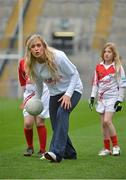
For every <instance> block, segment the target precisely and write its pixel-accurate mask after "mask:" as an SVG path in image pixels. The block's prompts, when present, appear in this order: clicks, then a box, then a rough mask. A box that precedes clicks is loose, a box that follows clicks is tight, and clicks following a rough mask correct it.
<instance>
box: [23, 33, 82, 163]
mask: <svg viewBox="0 0 126 180" xmlns="http://www.w3.org/2000/svg"><path fill="white" fill-rule="evenodd" d="M25 58H26V61H25V62H26V70H27V73H28V74H29V75H30V76H31V77H32V78H33V79H34V81H35V83H36V87H37V89H36V96H37V97H39V98H40V97H41V93H42V91H43V90H42V86H41V84H42V83H43V82H45V83H46V84H47V86H48V89H49V92H50V102H49V112H50V119H51V125H52V129H53V136H52V140H51V144H50V149H49V152H46V153H45V158H46V159H48V160H50V161H51V162H60V161H62V159H63V158H64V159H76V158H77V153H76V150H75V148H74V147H73V145H72V142H71V140H70V138H69V136H68V129H69V116H70V113H71V111H72V110H73V109H74V108H75V106H76V105H77V104H78V102H79V100H80V98H81V94H82V89H83V86H82V82H81V80H80V77H79V74H78V71H77V69H76V67H75V66H74V65H73V64H72V63H71V62H70V60H69V59H68V58H67V56H66V55H65V53H64V52H62V51H59V50H56V49H53V48H51V47H49V46H48V45H47V43H46V42H45V41H44V40H43V39H42V37H41V36H40V35H36V34H35V35H33V36H32V37H31V38H30V39H29V40H28V42H27V45H26V55H25Z"/></svg>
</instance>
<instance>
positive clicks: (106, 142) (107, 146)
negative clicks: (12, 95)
mask: <svg viewBox="0 0 126 180" xmlns="http://www.w3.org/2000/svg"><path fill="white" fill-rule="evenodd" d="M104 148H105V149H108V150H110V139H104Z"/></svg>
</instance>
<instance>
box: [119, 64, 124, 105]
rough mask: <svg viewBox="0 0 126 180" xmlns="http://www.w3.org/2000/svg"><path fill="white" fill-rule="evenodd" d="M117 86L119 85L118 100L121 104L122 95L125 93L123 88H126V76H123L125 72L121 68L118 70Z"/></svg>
mask: <svg viewBox="0 0 126 180" xmlns="http://www.w3.org/2000/svg"><path fill="white" fill-rule="evenodd" d="M118 84H119V96H118V100H119V101H121V102H122V101H123V99H124V93H125V88H126V76H125V71H124V69H123V67H122V66H121V67H120V70H119V75H118Z"/></svg>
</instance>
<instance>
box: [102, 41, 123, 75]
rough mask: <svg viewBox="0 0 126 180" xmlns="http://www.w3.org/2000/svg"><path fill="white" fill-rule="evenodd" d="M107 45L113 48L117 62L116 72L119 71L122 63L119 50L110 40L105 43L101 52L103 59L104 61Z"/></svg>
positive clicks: (114, 59)
mask: <svg viewBox="0 0 126 180" xmlns="http://www.w3.org/2000/svg"><path fill="white" fill-rule="evenodd" d="M107 47H109V48H110V49H111V51H112V52H113V62H115V69H116V73H119V70H120V67H121V65H122V63H121V60H120V55H119V52H118V50H117V48H116V46H115V44H114V43H112V42H108V43H106V44H105V46H104V47H103V49H102V52H101V61H104V51H105V49H106V48H107Z"/></svg>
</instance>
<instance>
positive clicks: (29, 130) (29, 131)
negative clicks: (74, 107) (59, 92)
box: [18, 58, 49, 159]
mask: <svg viewBox="0 0 126 180" xmlns="http://www.w3.org/2000/svg"><path fill="white" fill-rule="evenodd" d="M24 62H25V59H24V58H22V59H21V60H20V61H19V66H18V77H19V83H20V85H21V87H22V90H23V97H24V102H23V116H24V135H25V139H26V143H27V149H26V151H25V152H24V156H31V155H32V154H33V153H34V147H33V125H34V123H35V125H36V128H37V133H38V137H39V146H40V150H39V151H38V155H39V156H42V157H41V158H42V159H43V154H44V153H45V151H46V141H47V130H46V126H45V123H44V121H45V118H49V90H48V88H47V86H46V85H45V84H44V91H43V94H42V97H41V100H42V103H43V106H44V110H43V111H42V113H41V114H40V115H39V116H32V115H30V114H29V113H28V112H27V111H26V109H25V108H24V106H25V104H26V102H27V101H28V100H29V99H30V98H32V97H33V96H34V94H35V84H33V82H32V80H31V79H30V78H29V77H28V76H27V74H26V71H25V67H24Z"/></svg>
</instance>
